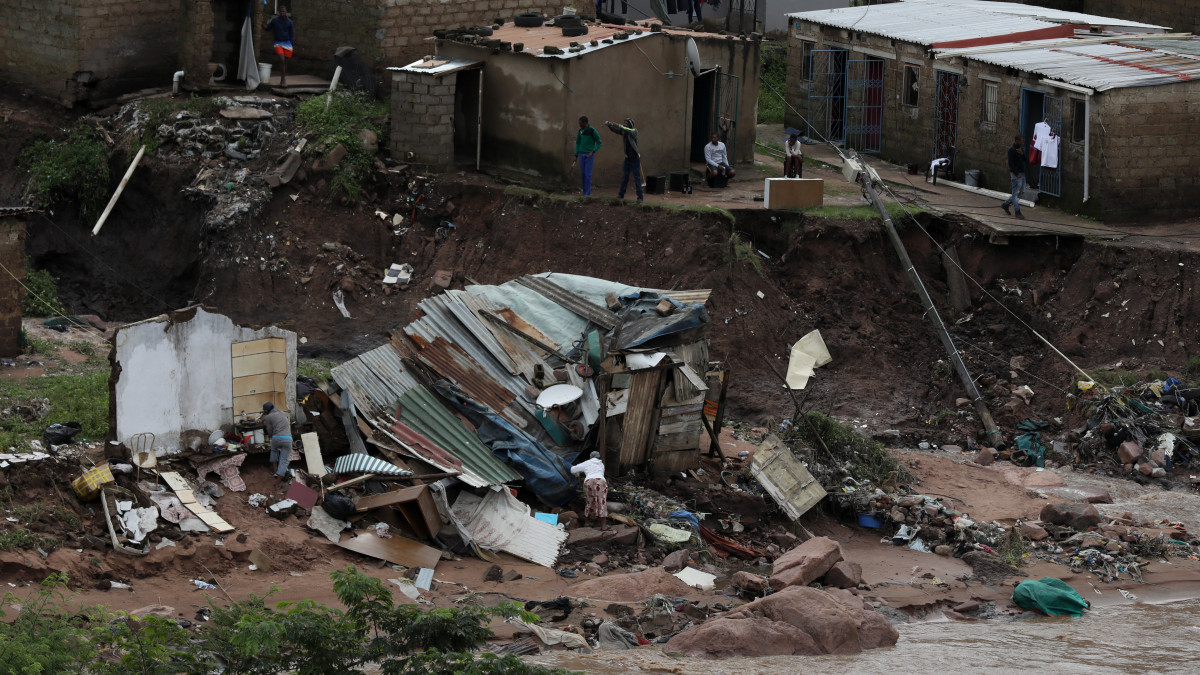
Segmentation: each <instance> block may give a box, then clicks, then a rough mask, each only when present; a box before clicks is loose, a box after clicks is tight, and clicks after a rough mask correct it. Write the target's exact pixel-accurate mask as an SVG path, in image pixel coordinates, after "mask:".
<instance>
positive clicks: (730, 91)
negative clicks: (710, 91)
mask: <svg viewBox="0 0 1200 675" xmlns="http://www.w3.org/2000/svg"><path fill="white" fill-rule="evenodd" d="M716 76H717V78H716V84H717V90H716V92H715V96H714V100H715V102H716V105H715V106H714V108H713V126H712V128H713V129H716V130H717V135H718V136H720V138H721V141H722V142H723V143H724V144H725V149H726V150H728V151H729V162H730V163H731V164H737V120H738V110H739V105H738V104H739V102H740V101H741V92H742V78H740V77H738V76H737V75H729V74H727V73H721V72H718V73H716Z"/></svg>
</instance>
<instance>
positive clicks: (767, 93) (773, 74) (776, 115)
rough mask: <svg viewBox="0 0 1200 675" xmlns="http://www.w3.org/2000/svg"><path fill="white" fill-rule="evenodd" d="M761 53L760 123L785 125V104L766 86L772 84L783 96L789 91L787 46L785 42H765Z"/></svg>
mask: <svg viewBox="0 0 1200 675" xmlns="http://www.w3.org/2000/svg"><path fill="white" fill-rule="evenodd" d="M761 44H762V51H761V52H760V53H761V57H760V58H761V59H762V61H761V68H762V69H761V72H760V74H759V77H760V81H761V82H762V84H760V85H759V89H758V123H759V124H783V116H784V111H785V107H784V102H783V99H781V98H779V97H778V96H776V95H775V93H774V92H772V91H771V89H770V88H768V87H767V86H766V85H767V84H770V85H771V86H772V87H774V88H775V90H776V91H778V92H779V93H781V94H784V95H786V91H787V44H786V43H783V42H770V41H767V42H763V43H761Z"/></svg>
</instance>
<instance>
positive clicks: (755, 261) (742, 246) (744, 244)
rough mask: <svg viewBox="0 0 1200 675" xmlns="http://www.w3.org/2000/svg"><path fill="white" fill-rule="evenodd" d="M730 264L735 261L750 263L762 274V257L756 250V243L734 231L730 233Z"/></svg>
mask: <svg viewBox="0 0 1200 675" xmlns="http://www.w3.org/2000/svg"><path fill="white" fill-rule="evenodd" d="M727 259H728V260H729V264H730V265H733V263H735V262H742V263H749V264H750V266H751V267H753V268H754V271H755V272H756V273H757V274H758V275H759V276H762V257H761V256H759V255H758V253H756V252H755V250H754V245H753V244H751V243H750V242H748V241H746V240H745V239H744V238H743V237H742V235H740V234H738V233H737V232H734V233H733V234H731V235H729V255H728V257H727Z"/></svg>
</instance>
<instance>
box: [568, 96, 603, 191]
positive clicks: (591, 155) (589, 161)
mask: <svg viewBox="0 0 1200 675" xmlns="http://www.w3.org/2000/svg"><path fill="white" fill-rule="evenodd" d="M600 145H601V143H600V132H599V131H596V127H594V126H592V125H590V124H588V118H587V115H584V116H582V117H580V118H579V133H577V134H575V160H574V161H573V162H571V166H575V164H576V163H578V164H579V180H580V182H582V183H583V194H585V195H590V194H592V165H593V164H594V160H595V157H596V151H597V150H599V149H600Z"/></svg>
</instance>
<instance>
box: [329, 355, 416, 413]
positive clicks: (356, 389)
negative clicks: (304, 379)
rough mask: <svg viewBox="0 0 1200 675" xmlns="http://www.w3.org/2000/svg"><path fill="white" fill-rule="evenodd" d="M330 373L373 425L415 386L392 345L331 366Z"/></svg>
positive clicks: (414, 381) (414, 380)
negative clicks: (348, 392)
mask: <svg viewBox="0 0 1200 675" xmlns="http://www.w3.org/2000/svg"><path fill="white" fill-rule="evenodd" d="M330 374H331V375H332V376H333V379H334V381H335V382H337V383H338V386H340V387H342V388H343V389H348V390H349V391H350V394H351V396H352V397H353V399H354V404H355V406H356V407H357V408H358V409H359V411H360V412H362V414H363V416H364V417H366V418H367V419H368V420H370V421H371V422H372V423H374V424H375V426H379V425H380V420H382V419H383V418H384V417H385V416H387V415H391V414H392V412H393V411H394V410H395V407H396V402H397V401H398V400H400V397H401V396H402V395H404V393H405V392H407V391H408V390H409V389H412V388H413V387H415V386H418V383H417V381H416V379H414V378H413V376H412V375H410V374H408V373H407V372H405V370H404V362H403V361H401V360H400V354H399V353H397V352H396V349H395V347H392V345H391V344H385V345H383V346H382V347H376V348H375V349H372V350H371V351H369V352H366V353H363V354H359V355H358V356H356V357H355V358H353V359H350V360H349V361H346V362H345V363H343V364H341V365H339V366H336V367H334V368H333V370H331V371H330ZM383 426H385V427H386V426H387V425H386V424H385V425H383Z"/></svg>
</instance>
